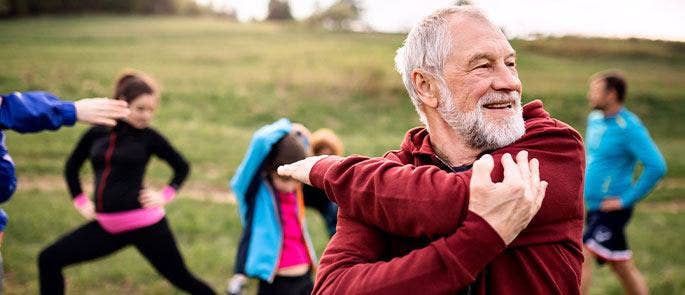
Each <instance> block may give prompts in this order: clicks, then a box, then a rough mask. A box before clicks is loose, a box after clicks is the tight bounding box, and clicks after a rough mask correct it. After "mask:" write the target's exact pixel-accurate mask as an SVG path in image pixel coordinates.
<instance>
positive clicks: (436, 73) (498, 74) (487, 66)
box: [281, 6, 585, 294]
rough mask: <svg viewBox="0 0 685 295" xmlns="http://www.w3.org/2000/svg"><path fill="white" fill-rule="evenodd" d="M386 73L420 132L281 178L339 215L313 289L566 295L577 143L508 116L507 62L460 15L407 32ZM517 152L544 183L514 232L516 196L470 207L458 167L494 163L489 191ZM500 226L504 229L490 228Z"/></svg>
mask: <svg viewBox="0 0 685 295" xmlns="http://www.w3.org/2000/svg"><path fill="white" fill-rule="evenodd" d="M396 65H397V69H398V71H399V72H400V74H401V75H402V78H403V80H404V84H405V87H406V88H407V91H408V93H409V96H410V97H411V99H412V102H413V103H414V105H415V107H416V109H417V111H418V113H419V116H420V118H421V121H422V122H423V123H424V124H425V125H426V127H425V128H421V127H419V128H414V129H412V130H410V131H409V132H408V133H407V135H406V137H405V141H404V142H403V143H402V146H401V148H400V150H398V151H392V152H389V153H387V154H386V155H385V157H384V158H372V159H369V158H365V157H359V156H354V157H348V158H340V157H334V156H329V157H324V158H309V159H305V160H303V161H302V162H299V163H295V164H293V165H290V166H287V167H283V168H282V169H281V173H282V174H284V175H291V176H293V177H295V178H297V179H299V180H301V181H304V182H311V183H312V184H313V185H314V186H316V187H320V188H324V189H325V190H326V193H327V195H328V196H329V197H330V198H331V199H332V200H333V201H335V202H336V203H338V205H339V210H340V211H339V212H340V213H339V216H338V217H339V218H338V228H337V233H336V234H335V236H334V237H333V239H332V240H331V242H330V243H329V245H328V247H327V249H326V252H325V253H324V255H323V257H322V259H321V267H320V269H319V271H318V273H317V280H316V284H315V289H314V292H315V293H349V294H356V293H373V294H405V293H406V294H410V293H414V294H445V293H448V294H450V293H452V294H453V293H457V292H465V293H477V294H486V293H487V294H558V293H564V294H566V293H570V294H577V293H578V292H579V284H580V275H581V265H582V261H583V256H582V250H581V232H582V222H583V204H582V179H583V167H584V162H585V159H584V153H583V146H582V142H581V138H580V135H579V134H578V133H577V132H576V131H575V130H573V129H572V128H571V127H569V126H568V125H566V124H564V123H562V122H560V121H557V120H555V119H553V118H551V117H550V116H549V114H548V113H547V112H546V111H545V110H544V109H543V107H542V103H541V102H540V101H533V102H531V103H529V104H527V105H525V106H521V82H520V81H519V79H518V73H517V70H516V54H515V51H514V50H513V49H512V47H511V45H510V44H509V42H508V41H507V39H506V38H505V37H504V35H503V34H502V33H501V31H500V30H499V29H498V28H497V27H495V26H494V25H493V24H492V23H491V22H489V21H488V20H487V18H486V17H485V16H483V14H482V13H480V12H479V11H477V10H475V9H474V8H471V7H464V6H461V7H454V8H448V9H443V10H439V11H437V12H435V13H434V14H432V15H430V16H428V17H426V18H425V19H423V20H422V21H421V22H420V23H419V24H418V25H416V26H415V27H414V28H413V29H412V31H411V32H410V33H409V35H408V36H407V39H406V41H405V43H404V46H403V47H402V48H400V49H399V50H398V52H397V56H396ZM524 150H525V151H527V152H528V153H529V154H530V156H531V157H532V158H537V159H539V160H540V166H539V169H540V177H541V178H542V179H545V180H547V181H548V182H549V187H548V189H547V192H546V196H545V199H544V202H543V203H542V207H541V208H540V210H539V212H537V215H536V216H535V217H534V218H533V219H532V221H530V224H528V225H527V227H526V224H525V222H524V223H517V222H515V219H514V217H517V216H518V217H521V216H522V215H525V214H526V212H525V211H521V210H516V209H514V208H515V206H514V207H509V206H503V205H502V204H507V203H506V201H512V200H514V199H515V196H516V194H506V193H505V194H496V193H495V194H494V195H490V197H489V198H483V195H484V191H483V190H479V189H475V190H474V187H473V185H474V179H475V178H476V177H477V176H478V175H480V174H479V172H478V170H479V169H480V168H478V165H474V167H473V169H471V165H472V163H474V161H475V160H476V159H477V157H479V156H480V155H482V154H485V153H491V154H492V156H493V158H494V161H493V164H498V163H500V161H501V162H502V163H504V164H505V169H504V171H503V169H502V166H500V165H499V164H498V165H497V166H496V167H495V168H494V170H493V171H492V174H491V176H492V179H493V180H494V181H501V180H502V179H503V177H504V176H507V177H509V175H508V173H507V171H506V170H507V169H506V166H507V165H509V166H511V163H509V164H506V163H507V162H509V161H511V158H510V157H511V156H510V154H517V157H516V160H517V162H518V163H519V164H521V163H524V162H527V155H526V152H525V151H524ZM521 151H523V152H521ZM476 163H478V162H476ZM533 166H537V165H536V164H534V162H531V166H530V167H533ZM477 168H478V169H477ZM525 170H526V169H521V171H525ZM522 174H525V173H522ZM472 175H473V176H472ZM481 177H482V176H481ZM507 177H504V183H506V182H507ZM524 179H525V177H524ZM477 182H478V181H476V183H477ZM469 185H471V187H469ZM476 188H479V187H478V186H477V187H476ZM486 191H487V190H486ZM485 195H487V193H486V194H485ZM519 200H520V199H519ZM513 202H516V200H514V201H513ZM521 204H525V203H521ZM505 219H506V220H510V225H511V226H512V227H514V229H511V228H509V230H502V229H503V228H506V227H502V225H501V224H500V222H501V220H505ZM514 224H516V226H515V225H514ZM521 225H522V227H520V226H521ZM523 227H525V229H523Z"/></svg>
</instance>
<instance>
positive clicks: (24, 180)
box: [18, 176, 235, 204]
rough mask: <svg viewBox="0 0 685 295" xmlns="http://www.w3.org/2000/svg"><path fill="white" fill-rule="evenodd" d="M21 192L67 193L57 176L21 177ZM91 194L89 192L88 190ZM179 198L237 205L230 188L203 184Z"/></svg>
mask: <svg viewBox="0 0 685 295" xmlns="http://www.w3.org/2000/svg"><path fill="white" fill-rule="evenodd" d="M18 182H19V188H18V189H19V190H22V191H29V190H39V191H63V192H66V191H67V186H66V184H65V183H64V179H62V178H60V177H55V176H39V177H19V179H18ZM81 185H82V186H83V187H84V188H91V187H93V185H92V182H90V181H83V182H82V183H81ZM151 185H152V186H153V187H162V186H163V184H159V183H153V184H151ZM86 192H89V190H86ZM178 197H179V198H188V199H192V200H199V201H209V202H214V203H221V204H235V196H234V195H233V193H232V192H231V191H229V190H228V188H219V187H215V186H210V185H206V184H203V183H188V184H186V185H184V186H183V188H182V189H181V191H180V192H179V194H178Z"/></svg>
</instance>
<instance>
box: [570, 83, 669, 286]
mask: <svg viewBox="0 0 685 295" xmlns="http://www.w3.org/2000/svg"><path fill="white" fill-rule="evenodd" d="M625 97H626V81H625V79H624V78H623V75H622V74H621V73H620V72H617V71H606V72H600V73H598V74H595V75H594V76H593V77H592V78H591V79H590V89H589V92H588V100H589V102H590V105H591V107H592V108H593V109H594V111H593V112H592V113H590V115H589V117H588V122H587V124H588V125H587V131H586V135H585V148H586V153H587V168H586V170H585V207H586V210H587V217H586V226H585V233H584V234H583V243H584V244H585V263H584V265H583V276H582V280H581V291H582V292H583V293H584V294H587V293H588V291H589V286H590V280H591V275H592V273H591V271H592V260H593V259H592V258H595V260H597V262H599V263H600V264H603V263H609V265H611V268H612V270H613V272H614V273H615V274H616V275H617V276H618V278H619V281H620V282H621V285H622V286H623V288H624V290H625V291H626V293H627V294H647V292H648V290H647V284H646V283H645V280H644V278H643V277H642V275H641V274H640V271H638V269H637V268H636V267H635V264H634V263H633V260H632V252H631V251H630V250H629V248H628V245H627V243H626V237H625V231H624V229H625V226H626V224H627V223H628V221H629V220H630V217H631V215H632V213H633V207H635V205H636V204H637V202H639V201H640V200H642V199H643V198H644V197H646V196H647V194H648V193H649V192H650V191H651V190H652V189H653V188H654V187H655V186H656V184H657V182H659V180H660V179H661V178H662V177H663V176H664V174H665V173H666V161H665V160H664V157H663V156H662V155H661V152H659V148H658V147H657V146H656V144H655V143H654V140H652V138H651V137H650V135H649V132H648V131H647V128H645V126H644V125H643V124H642V122H641V121H640V119H639V118H638V117H637V116H636V115H635V114H633V113H632V112H630V111H629V110H628V109H627V108H626V107H625V106H624V101H625ZM638 163H640V164H641V165H642V167H643V169H642V172H641V173H640V175H639V177H638V178H637V180H635V181H634V180H633V174H634V172H635V168H636V165H637V164H638Z"/></svg>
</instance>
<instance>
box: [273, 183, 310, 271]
mask: <svg viewBox="0 0 685 295" xmlns="http://www.w3.org/2000/svg"><path fill="white" fill-rule="evenodd" d="M278 200H279V202H280V207H281V208H280V209H281V225H282V227H283V249H282V250H281V259H280V261H279V262H278V268H279V269H281V268H285V267H289V266H295V265H302V264H309V263H310V261H309V254H308V253H307V245H306V244H305V241H304V235H303V234H302V227H301V225H300V220H299V218H298V215H297V195H296V194H295V192H291V193H281V192H279V193H278Z"/></svg>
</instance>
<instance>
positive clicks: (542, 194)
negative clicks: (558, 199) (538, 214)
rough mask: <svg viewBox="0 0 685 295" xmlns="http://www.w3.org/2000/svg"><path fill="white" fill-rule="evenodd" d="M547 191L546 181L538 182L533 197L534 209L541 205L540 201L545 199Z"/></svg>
mask: <svg viewBox="0 0 685 295" xmlns="http://www.w3.org/2000/svg"><path fill="white" fill-rule="evenodd" d="M546 192H547V181H544V180H543V181H541V182H540V189H539V190H538V194H537V197H536V198H535V208H536V211H537V210H539V209H540V207H542V201H543V200H544V199H545V193H546Z"/></svg>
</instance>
